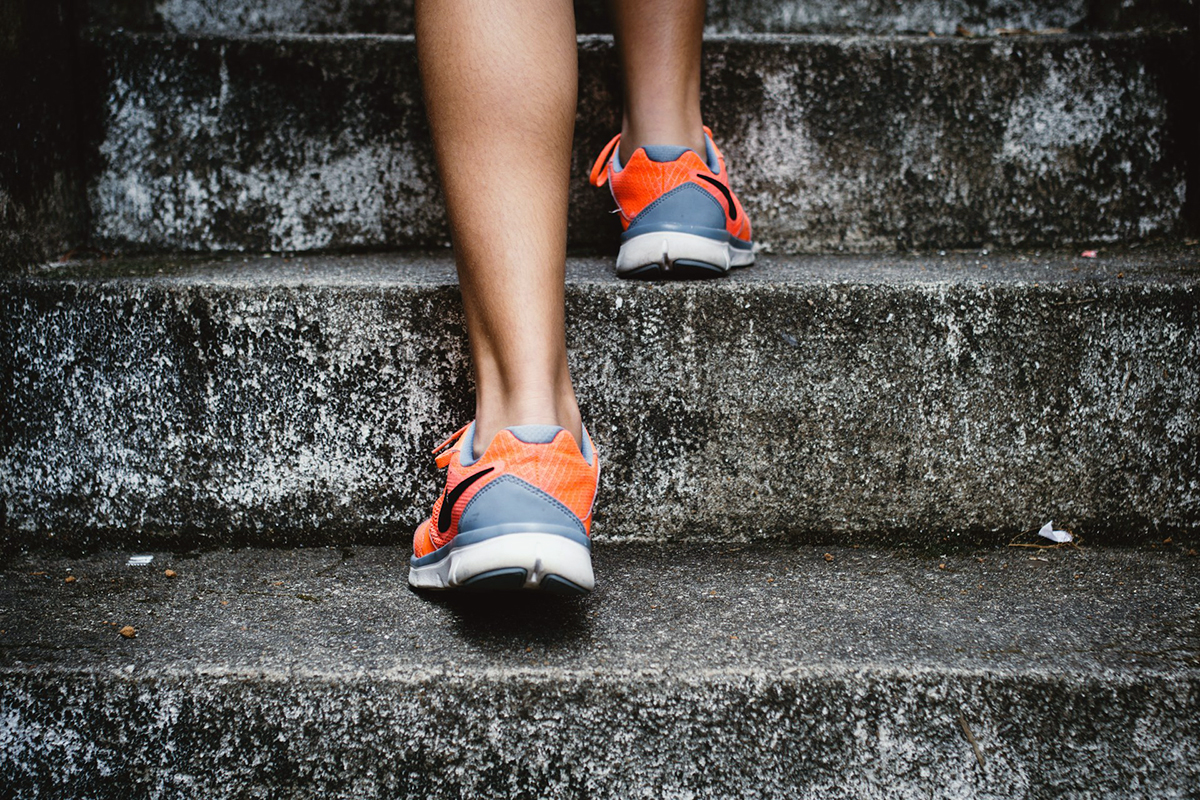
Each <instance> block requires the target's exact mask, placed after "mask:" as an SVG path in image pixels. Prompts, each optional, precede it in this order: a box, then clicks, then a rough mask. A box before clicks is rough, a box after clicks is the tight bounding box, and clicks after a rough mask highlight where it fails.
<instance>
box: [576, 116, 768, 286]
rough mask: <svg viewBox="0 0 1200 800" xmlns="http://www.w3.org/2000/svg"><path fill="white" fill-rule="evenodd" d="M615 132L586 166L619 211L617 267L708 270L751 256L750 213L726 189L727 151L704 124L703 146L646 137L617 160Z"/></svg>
mask: <svg viewBox="0 0 1200 800" xmlns="http://www.w3.org/2000/svg"><path fill="white" fill-rule="evenodd" d="M620 141H621V135H620V134H617V135H616V136H615V137H613V140H612V141H611V142H609V143H608V146H607V147H605V148H604V150H603V152H601V154H600V157H599V158H597V159H596V163H595V165H594V166H593V167H592V174H591V181H592V185H594V186H603V185H604V184H605V183H607V184H608V185H609V188H610V189H611V191H612V196H613V199H614V200H616V201H617V208H618V210H619V211H620V212H621V226H622V227H623V228H624V229H625V233H624V234H622V235H621V251H620V253H619V254H618V255H617V274H618V275H622V276H625V277H639V278H662V277H678V278H706V277H712V276H714V275H724V274H725V273H727V272H729V269H730V268H731V267H745V266H748V265H750V264H753V263H754V243H753V241H752V240H751V238H750V220H748V219H747V218H746V212H745V211H744V210H743V209H742V204H741V203H739V202H738V199H737V197H735V196H734V194H733V192H732V191H730V189H729V173H728V172H727V171H726V169H725V158H724V157H723V156H722V155H721V152H720V151H719V150H717V146H716V145H715V144H713V140H712V131H710V130H709V129H708V128H707V127H706V128H705V129H704V141H705V144H706V148H707V153H706V154H705V157H704V158H701V157H700V154H699V153H697V152H696V151H695V150H690V149H688V148H686V147H675V146H668V145H647V146H645V147H639V148H638V149H637V150H635V151H634V152H633V155H632V156H631V157H630V159H629V163H627V164H622V163H621V162H620V153H619V147H618V145H619V144H620Z"/></svg>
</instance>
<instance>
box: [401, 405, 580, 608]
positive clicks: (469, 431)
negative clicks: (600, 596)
mask: <svg viewBox="0 0 1200 800" xmlns="http://www.w3.org/2000/svg"><path fill="white" fill-rule="evenodd" d="M474 447H475V423H471V424H469V425H467V426H465V427H464V428H461V429H460V430H459V431H458V432H457V433H455V434H454V435H453V436H451V437H450V438H449V439H447V440H446V441H445V442H443V443H442V444H441V445H439V446H438V447H437V448H435V449H434V451H433V452H434V454H435V455H436V457H437V465H438V467H439V468H449V470H448V473H447V476H446V488H445V490H444V491H443V492H442V495H441V496H440V497H439V498H438V499H437V501H436V502H435V503H434V504H433V514H432V515H431V516H430V518H429V519H428V520H426V521H425V522H422V523H421V525H420V527H418V528H417V532H416V534H415V535H414V536H413V556H412V560H411V561H410V562H409V570H408V582H409V584H411V585H412V586H414V587H417V588H424V589H457V588H463V589H543V590H546V591H550V592H556V593H564V594H583V593H586V592H590V591H591V590H592V588H593V587H594V586H595V584H596V579H595V577H594V575H593V573H592V541H591V538H590V536H591V525H592V504H593V502H594V501H595V498H596V486H597V484H598V482H599V479H600V459H599V458H598V457H597V455H596V449H595V446H594V445H593V444H592V439H591V437H590V436H589V435H588V433H587V431H586V430H585V431H584V432H583V447H582V448H580V446H579V445H577V444H576V443H575V437H573V436H572V435H571V434H570V432H569V431H567V430H566V429H565V428H560V427H557V426H555V425H514V426H513V427H511V428H505V429H503V430H502V431H500V433H498V434H496V438H495V439H493V440H492V443H491V444H490V445H488V448H487V450H486V451H485V452H484V454H483V455H482V456H480V457H479V458H475V457H474V452H475V451H474Z"/></svg>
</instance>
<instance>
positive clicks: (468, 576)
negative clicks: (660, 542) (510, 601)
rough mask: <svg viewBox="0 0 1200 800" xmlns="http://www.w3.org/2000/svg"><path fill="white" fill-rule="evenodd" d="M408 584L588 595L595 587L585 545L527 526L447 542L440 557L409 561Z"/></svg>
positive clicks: (422, 586)
mask: <svg viewBox="0 0 1200 800" xmlns="http://www.w3.org/2000/svg"><path fill="white" fill-rule="evenodd" d="M408 583H409V585H410V586H412V587H414V588H416V589H459V590H474V591H515V590H522V589H524V590H540V591H544V592H552V593H554V594H587V593H588V592H590V591H591V590H592V589H593V588H595V586H596V577H595V574H594V573H593V572H592V554H591V551H590V550H589V549H588V548H587V547H586V546H585V545H582V544H580V543H579V542H576V541H574V540H572V539H569V538H567V537H565V536H560V535H558V534H553V533H542V532H536V531H529V532H517V533H505V534H502V535H499V536H493V537H491V538H489V539H485V540H483V541H481V542H472V543H471V544H467V545H463V546H461V547H455V546H454V543H453V542H451V543H450V544H449V545H447V553H446V556H445V557H444V558H441V559H439V560H437V561H435V562H433V563H432V564H424V565H419V566H418V565H416V564H410V566H409V569H408Z"/></svg>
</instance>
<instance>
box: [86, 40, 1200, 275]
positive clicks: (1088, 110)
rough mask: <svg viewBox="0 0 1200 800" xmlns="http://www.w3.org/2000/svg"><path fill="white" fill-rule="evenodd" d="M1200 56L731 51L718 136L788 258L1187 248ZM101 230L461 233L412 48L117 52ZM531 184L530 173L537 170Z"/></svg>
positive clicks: (106, 89) (1059, 44)
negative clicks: (1195, 61) (1171, 244)
mask: <svg viewBox="0 0 1200 800" xmlns="http://www.w3.org/2000/svg"><path fill="white" fill-rule="evenodd" d="M1186 49H1187V48H1186V40H1185V39H1184V38H1183V37H1166V38H1163V37H1158V36H1151V35H1129V36H1126V35H1113V36H1107V37H1096V38H1077V37H1024V38H1020V39H998V40H997V39H993V40H986V41H981V40H946V39H941V40H929V39H923V38H906V39H898V40H897V39H882V40H878V39H877V40H871V39H849V40H844V39H832V38H821V37H815V38H795V37H792V38H785V39H778V38H775V39H772V38H757V39H754V38H752V39H737V38H725V39H718V40H714V41H711V42H710V43H709V44H708V45H707V46H706V67H705V86H706V94H705V101H704V102H705V108H706V112H705V113H706V120H707V121H708V123H709V124H710V125H711V126H712V127H713V129H714V130H715V132H716V135H717V137H718V140H719V143H720V144H721V145H722V147H723V149H724V150H725V153H726V156H727V158H728V159H729V162H730V164H731V167H732V175H733V180H732V182H733V187H734V189H735V190H736V191H737V192H738V193H739V194H740V196H741V198H742V200H743V202H744V203H745V205H746V207H747V209H748V211H749V214H750V216H751V219H752V220H753V221H754V224H755V230H756V237H757V238H758V239H759V240H760V241H762V242H764V243H765V244H767V245H768V246H769V247H771V248H772V249H773V250H774V251H776V252H797V251H833V250H841V249H844V250H849V251H864V250H879V249H883V250H890V249H895V248H897V247H899V248H913V247H915V248H923V247H953V246H979V245H990V246H997V245H1016V244H1030V243H1047V242H1049V243H1053V244H1055V245H1063V244H1067V243H1072V242H1106V241H1114V240H1136V239H1142V238H1146V237H1155V236H1162V235H1170V234H1175V233H1179V232H1182V231H1184V230H1186V229H1187V224H1186V221H1185V212H1184V203H1185V199H1186V192H1187V189H1186V186H1187V176H1186V171H1187V161H1186V159H1187V153H1188V148H1187V143H1188V142H1191V141H1193V140H1194V135H1193V134H1194V131H1191V130H1190V129H1188V128H1187V126H1188V125H1190V124H1191V123H1190V122H1189V121H1188V120H1189V119H1190V117H1189V116H1188V112H1187V111H1186V108H1185V102H1186V98H1187V90H1188V89H1189V88H1191V87H1190V86H1187V85H1186V83H1187V80H1186V78H1187V74H1188V73H1187V70H1186V68H1185V67H1184V66H1183V64H1182V62H1181V60H1180V59H1182V58H1183V57H1184V55H1183V54H1184V53H1185V51H1186ZM89 52H90V56H89V64H90V65H91V66H90V72H91V73H92V74H94V75H95V76H96V79H97V80H98V85H96V86H95V87H94V88H93V90H92V92H91V96H92V97H93V98H95V100H96V103H95V105H96V107H95V108H94V109H93V112H92V117H94V119H95V120H97V122H96V124H95V125H94V126H93V135H92V139H93V141H94V142H95V143H96V144H95V153H94V155H93V157H92V159H91V164H92V167H91V174H92V176H93V177H92V179H91V183H90V203H91V206H92V210H93V224H92V233H93V236H94V237H95V240H96V242H97V243H98V244H100V245H101V246H103V247H107V248H116V249H122V248H124V249H147V250H165V251H174V250H181V251H211V250H232V251H238V250H273V251H308V250H322V249H343V248H390V247H404V246H411V245H421V244H440V243H443V242H445V241H447V239H448V232H447V228H446V225H445V221H444V215H443V211H442V206H441V197H440V191H439V189H438V181H437V175H436V172H435V168H434V163H433V158H432V151H431V148H430V145H429V133H428V128H427V125H426V122H425V117H424V111H423V108H422V103H421V98H420V90H419V81H418V74H417V67H416V60H415V48H414V45H413V43H412V41H411V39H408V38H404V37H399V38H387V37H384V38H378V37H375V38H372V37H367V38H361V37H360V38H333V39H317V38H304V37H299V38H297V37H292V38H283V39H266V38H260V39H240V40H231V39H200V40H191V39H177V38H170V37H167V38H158V37H153V36H135V35H114V36H111V37H100V38H99V39H98V40H97V41H95V42H93V43H92V46H91V47H90V49H89ZM580 71H581V78H580V100H581V102H580V109H581V110H580V116H579V118H578V122H577V126H576V130H577V137H576V147H575V151H574V156H573V167H572V174H573V175H574V176H575V180H574V182H573V185H572V191H571V199H572V208H571V216H570V222H571V234H570V239H571V242H572V244H573V245H574V246H578V247H613V246H614V242H615V238H616V235H617V233H618V232H619V228H618V227H617V224H616V220H615V218H614V217H613V216H612V215H611V214H609V213H608V212H609V211H610V209H611V207H612V203H611V199H610V198H609V197H608V193H607V191H605V190H597V189H594V188H592V187H590V186H588V185H587V183H586V174H587V171H588V168H589V167H590V165H591V161H592V159H593V158H594V157H595V156H596V154H597V153H598V152H599V151H600V149H601V148H602V147H603V145H604V143H605V142H606V141H607V139H608V137H609V136H611V135H612V134H613V133H614V132H615V131H616V130H617V129H618V127H619V116H618V106H617V99H616V98H617V87H618V85H619V80H618V72H617V69H616V65H615V61H614V58H613V54H612V50H611V45H610V44H609V43H608V41H607V40H606V39H604V38H591V39H587V38H585V39H584V40H583V42H582V44H581V48H580ZM505 168H515V169H523V168H526V165H508V166H506V167H505Z"/></svg>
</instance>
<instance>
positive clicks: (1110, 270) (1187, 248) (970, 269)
mask: <svg viewBox="0 0 1200 800" xmlns="http://www.w3.org/2000/svg"><path fill="white" fill-rule="evenodd" d="M1198 278H1200V247H1197V246H1195V245H1184V244H1177V245H1165V246H1157V247H1139V248H1125V249H1122V248H1114V249H1111V250H1104V251H1101V252H1100V253H1098V255H1097V257H1095V258H1084V257H1081V255H1080V251H1079V250H1059V251H1054V250H1049V251H1037V252H1032V251H1030V252H1023V251H1003V250H1002V251H991V250H988V251H978V250H976V251H957V252H946V253H944V254H939V253H909V254H901V253H877V254H844V255H837V254H815V255H773V254H769V253H760V254H759V256H758V261H757V263H756V264H755V265H754V266H751V267H749V268H745V269H736V270H733V271H732V272H730V274H729V275H728V276H727V277H726V278H724V279H719V280H709V281H687V282H683V281H680V282H672V281H663V282H641V281H630V280H624V279H620V278H617V276H616V273H615V271H614V269H613V259H612V258H611V257H608V256H587V255H582V256H580V255H576V256H569V257H568V258H567V261H566V279H567V283H568V284H571V285H589V286H595V285H611V286H613V287H618V286H621V287H630V288H631V289H634V290H636V289H641V290H644V291H671V290H683V289H692V290H701V291H721V290H722V289H726V290H735V289H736V287H738V286H741V285H745V284H752V285H757V284H779V285H796V284H806V285H836V284H861V285H878V284H886V285H894V286H905V285H922V284H931V283H989V284H1019V283H1039V284H1046V283H1063V284H1073V285H1078V284H1086V283H1094V282H1096V281H1104V280H1113V281H1117V280H1120V281H1123V282H1125V283H1136V282H1150V283H1165V284H1171V283H1189V284H1190V283H1193V282H1195V281H1196V280H1197V279H1198ZM113 280H134V281H138V282H144V283H164V284H173V285H181V284H186V285H197V286H201V285H211V286H227V287H235V286H247V287H248V286H261V285H279V286H329V287H337V286H345V287H354V286H380V287H404V286H413V287H420V286H423V287H429V286H448V285H454V284H457V278H456V276H455V272H454V260H453V256H452V255H451V254H450V253H449V251H445V250H443V251H422V250H413V251H392V252H383V253H361V254H349V255H344V254H301V255H293V256H280V255H274V254H261V255H229V256H220V255H218V256H141V257H137V256H129V257H112V258H105V259H104V260H100V259H80V260H73V261H68V262H63V263H51V264H44V265H40V266H35V267H32V268H31V269H30V270H28V271H26V272H25V273H23V274H14V275H9V276H0V282H9V283H12V282H17V283H20V282H29V281H36V282H42V281H45V282H80V283H88V284H91V283H106V282H109V281H113Z"/></svg>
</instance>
